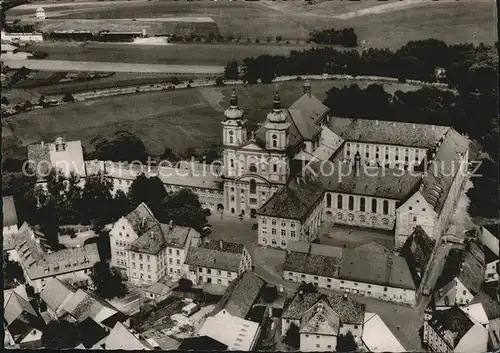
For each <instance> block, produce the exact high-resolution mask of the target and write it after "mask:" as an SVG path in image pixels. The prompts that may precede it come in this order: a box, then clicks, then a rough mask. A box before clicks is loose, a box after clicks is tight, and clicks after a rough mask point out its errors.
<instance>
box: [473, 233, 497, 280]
mask: <svg viewBox="0 0 500 353" xmlns="http://www.w3.org/2000/svg"><path fill="white" fill-rule="evenodd" d="M477 233H478V238H479V240H480V242H481V244H483V245H484V255H485V263H486V271H485V281H486V282H498V280H499V276H500V268H499V266H500V265H499V264H498V262H499V261H498V257H499V254H500V249H499V246H498V243H499V239H500V235H499V234H500V231H499V229H498V224H490V225H486V226H483V227H479V228H478V230H477Z"/></svg>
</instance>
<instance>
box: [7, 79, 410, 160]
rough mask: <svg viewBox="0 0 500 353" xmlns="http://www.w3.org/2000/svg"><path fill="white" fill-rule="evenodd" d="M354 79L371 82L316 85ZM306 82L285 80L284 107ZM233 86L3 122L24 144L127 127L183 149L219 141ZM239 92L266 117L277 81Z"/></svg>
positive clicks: (245, 104) (90, 104) (254, 114)
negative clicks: (223, 111)
mask: <svg viewBox="0 0 500 353" xmlns="http://www.w3.org/2000/svg"><path fill="white" fill-rule="evenodd" d="M352 83H358V84H359V85H360V86H361V87H365V86H367V85H368V84H369V83H368V82H364V81H363V82H357V81H355V80H352V81H331V80H325V81H314V82H312V84H313V89H312V90H313V93H314V94H315V95H317V97H318V98H319V99H324V98H325V97H326V91H328V90H329V89H330V88H332V87H333V86H336V87H342V86H344V85H350V84H352ZM302 85H303V82H301V81H293V82H285V83H281V84H280V87H281V88H280V95H281V99H282V102H283V106H284V107H288V106H289V105H290V104H292V103H293V102H294V101H295V100H296V99H298V98H299V97H300V95H301V94H302ZM385 87H386V90H387V91H388V92H391V93H392V92H394V91H395V90H415V89H418V87H416V86H411V85H406V84H394V85H393V84H387V85H385ZM203 90H205V92H204V91H203ZM206 90H214V91H215V92H206ZM231 90H232V87H230V86H225V87H210V88H193V89H186V90H177V91H169V92H166V91H162V92H152V93H139V94H131V95H123V96H115V97H108V98H103V99H96V100H89V101H84V102H78V103H73V104H68V105H64V106H60V107H53V108H46V109H39V110H34V111H31V112H27V113H23V114H19V115H15V116H12V117H8V118H6V119H3V122H4V123H5V127H6V128H8V130H6V131H10V132H11V134H12V137H13V138H16V139H18V143H19V144H21V145H23V146H26V145H27V144H30V143H33V142H35V141H39V140H40V139H44V140H47V141H48V140H51V139H53V138H55V137H56V136H61V135H63V136H64V137H65V138H66V139H67V140H72V139H78V140H82V142H83V145H84V147H85V148H86V149H87V150H88V151H90V150H91V149H90V148H91V147H90V145H89V143H90V140H91V139H92V138H94V137H95V136H97V135H103V136H106V135H109V134H112V133H114V132H116V131H120V130H127V131H130V132H131V133H133V134H135V135H137V136H138V137H140V138H141V139H142V141H143V142H144V144H145V145H146V147H147V149H148V152H149V153H150V154H153V155H155V154H161V153H162V152H163V150H164V148H165V147H167V146H168V147H170V148H173V149H175V150H178V151H183V150H184V149H186V148H188V147H196V148H202V147H205V146H208V145H211V144H218V143H220V139H221V125H220V123H221V121H222V120H223V118H224V116H223V114H222V113H221V112H218V111H217V109H215V108H216V107H217V106H218V104H220V105H222V107H224V108H225V107H227V105H228V98H229V96H230V94H231ZM236 92H237V93H238V99H239V103H240V106H241V107H242V108H243V109H244V110H245V113H246V116H247V118H248V119H249V121H250V123H251V124H254V125H255V124H257V123H261V122H263V121H264V119H265V116H266V114H267V113H268V112H269V111H270V109H271V108H272V97H273V96H274V92H275V85H274V84H269V85H246V86H236ZM210 97H212V98H213V99H216V98H217V97H223V99H222V101H217V102H212V101H210V102H209V101H208V100H207V99H209V98H210ZM4 153H6V152H5V151H4Z"/></svg>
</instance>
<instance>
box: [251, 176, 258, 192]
mask: <svg viewBox="0 0 500 353" xmlns="http://www.w3.org/2000/svg"><path fill="white" fill-rule="evenodd" d="M256 191H257V186H256V184H255V180H253V179H252V180H250V192H251V193H252V194H255V193H256Z"/></svg>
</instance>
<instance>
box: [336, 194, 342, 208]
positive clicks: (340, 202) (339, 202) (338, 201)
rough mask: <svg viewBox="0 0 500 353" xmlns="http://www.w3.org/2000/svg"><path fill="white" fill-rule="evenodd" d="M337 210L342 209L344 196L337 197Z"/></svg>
mask: <svg viewBox="0 0 500 353" xmlns="http://www.w3.org/2000/svg"><path fill="white" fill-rule="evenodd" d="M337 208H339V209H341V208H342V195H339V196H337Z"/></svg>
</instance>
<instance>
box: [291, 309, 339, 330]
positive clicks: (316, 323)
mask: <svg viewBox="0 0 500 353" xmlns="http://www.w3.org/2000/svg"><path fill="white" fill-rule="evenodd" d="M339 326H340V319H339V316H338V315H337V313H335V311H334V310H333V309H332V308H331V307H330V306H329V305H327V304H325V303H324V302H323V301H319V302H317V303H316V304H315V305H314V306H312V307H311V308H309V310H307V311H306V312H305V313H304V315H303V316H302V319H301V320H300V333H301V334H302V333H305V334H318V335H332V334H335V333H337V332H338V330H339Z"/></svg>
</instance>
